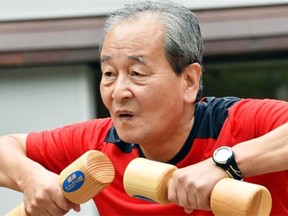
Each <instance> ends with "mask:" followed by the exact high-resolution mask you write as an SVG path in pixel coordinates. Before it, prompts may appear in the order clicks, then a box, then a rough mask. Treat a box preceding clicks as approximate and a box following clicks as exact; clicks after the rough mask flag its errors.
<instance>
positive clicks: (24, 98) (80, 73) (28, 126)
mask: <svg viewBox="0 0 288 216" xmlns="http://www.w3.org/2000/svg"><path fill="white" fill-rule="evenodd" d="M91 75H92V71H91V70H90V68H89V67H87V66H84V65H72V66H50V67H32V68H13V69H0V135H4V134H7V133H16V132H17V133H26V132H29V131H39V130H43V129H52V128H55V127H59V126H64V125H66V124H70V123H74V122H79V121H84V120H87V119H91V118H93V117H94V116H95V115H96V114H95V113H96V107H95V100H96V98H95V97H96V95H95V94H94V91H93V89H94V86H93V85H94V82H93V79H92V76H91ZM0 200H1V202H0V215H4V214H5V213H7V212H9V211H10V210H11V209H12V208H14V207H15V206H16V205H18V204H19V203H21V202H22V194H21V193H18V192H14V191H12V190H8V189H6V188H0ZM68 215H76V214H73V213H72V212H71V213H69V214H68ZM77 215H85V216H86V215H87V216H89V215H97V210H96V208H95V207H94V204H93V203H92V202H89V203H88V204H86V205H84V206H83V208H82V211H81V213H80V214H77Z"/></svg>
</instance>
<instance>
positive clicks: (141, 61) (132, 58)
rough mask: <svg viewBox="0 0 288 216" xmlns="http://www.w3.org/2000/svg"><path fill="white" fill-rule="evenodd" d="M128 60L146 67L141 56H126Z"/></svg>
mask: <svg viewBox="0 0 288 216" xmlns="http://www.w3.org/2000/svg"><path fill="white" fill-rule="evenodd" d="M128 59H131V60H135V61H137V62H139V63H141V64H143V65H146V62H145V59H144V58H143V56H138V55H132V56H128Z"/></svg>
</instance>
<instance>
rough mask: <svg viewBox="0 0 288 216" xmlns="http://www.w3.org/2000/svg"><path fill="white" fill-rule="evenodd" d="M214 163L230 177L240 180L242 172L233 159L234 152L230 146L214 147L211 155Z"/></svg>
mask: <svg viewBox="0 0 288 216" xmlns="http://www.w3.org/2000/svg"><path fill="white" fill-rule="evenodd" d="M212 159H213V161H214V162H215V164H216V165H217V166H219V167H221V168H222V169H224V170H225V171H226V172H227V173H228V175H229V176H230V177H231V178H234V179H237V180H242V179H243V177H242V174H241V171H240V170H239V168H238V166H237V163H236V161H235V153H234V152H233V151H232V149H231V148H230V147H227V146H222V147H220V148H218V149H216V150H215V151H214V153H213V157H212Z"/></svg>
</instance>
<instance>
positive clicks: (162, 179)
mask: <svg viewBox="0 0 288 216" xmlns="http://www.w3.org/2000/svg"><path fill="white" fill-rule="evenodd" d="M176 169H177V167H175V166H173V165H170V164H165V163H161V162H156V161H151V160H148V159H145V158H136V159H134V160H132V161H131V162H130V163H129V165H128V166H127V168H126V171H125V173H124V180H123V181H124V188H125V190H126V192H127V193H128V194H129V195H130V196H133V197H138V198H139V197H140V198H144V199H148V200H152V201H155V202H158V203H162V204H165V203H169V202H170V201H169V200H168V197H167V185H168V181H169V180H170V178H171V176H172V174H173V172H174V171H175V170H176ZM210 204H211V210H212V212H213V213H214V214H215V215H216V216H217V215H219V216H220V215H221V216H244V215H245V216H248V215H253V216H255V215H261V216H268V215H269V214H270V211H271V207H272V204H271V195H270V193H269V191H268V190H267V188H265V187H263V186H261V185H257V184H252V183H248V182H243V181H238V180H234V179H231V178H224V179H222V180H220V181H219V182H217V184H216V185H215V186H214V188H213V191H212V194H211V198H210Z"/></svg>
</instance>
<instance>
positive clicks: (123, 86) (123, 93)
mask: <svg viewBox="0 0 288 216" xmlns="http://www.w3.org/2000/svg"><path fill="white" fill-rule="evenodd" d="M132 96H133V93H132V91H131V83H130V81H129V78H127V77H124V76H119V77H118V79H117V81H116V82H115V85H114V89H113V93H112V98H113V99H114V100H115V101H117V102H124V101H126V100H128V99H130V98H132Z"/></svg>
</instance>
